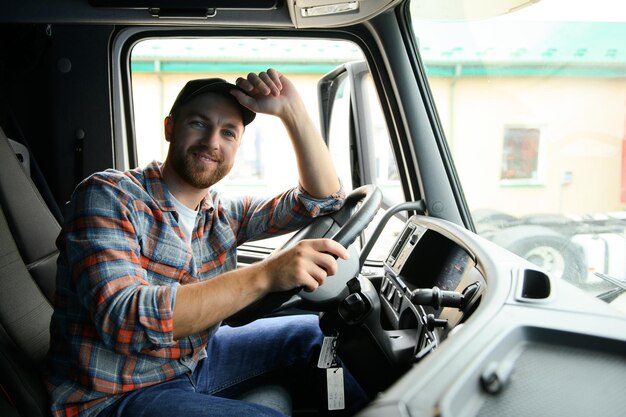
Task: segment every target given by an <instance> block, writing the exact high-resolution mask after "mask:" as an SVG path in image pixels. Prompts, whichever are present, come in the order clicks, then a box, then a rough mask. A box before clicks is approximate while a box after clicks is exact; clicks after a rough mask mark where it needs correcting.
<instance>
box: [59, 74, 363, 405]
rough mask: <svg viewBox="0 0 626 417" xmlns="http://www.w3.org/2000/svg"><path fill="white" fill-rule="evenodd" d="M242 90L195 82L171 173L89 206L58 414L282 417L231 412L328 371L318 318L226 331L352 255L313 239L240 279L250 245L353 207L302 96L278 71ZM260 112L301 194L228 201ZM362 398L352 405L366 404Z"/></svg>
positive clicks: (64, 268) (177, 116)
mask: <svg viewBox="0 0 626 417" xmlns="http://www.w3.org/2000/svg"><path fill="white" fill-rule="evenodd" d="M236 83H237V86H235V85H232V84H228V83H226V82H225V81H223V80H219V79H206V80H195V81H190V82H189V83H188V84H187V85H186V86H185V87H184V88H183V90H181V92H180V94H179V95H178V97H177V98H176V100H175V102H174V104H173V106H172V110H171V113H170V115H169V116H168V117H167V118H166V119H165V138H166V140H167V141H168V142H169V143H170V148H169V151H168V155H167V158H166V160H165V162H164V163H163V164H159V163H156V162H154V163H152V164H150V165H148V166H147V167H146V168H145V169H143V170H141V169H135V170H132V171H128V172H125V173H122V172H118V171H114V170H107V171H105V172H103V173H98V174H95V175H93V176H91V177H90V178H88V179H87V180H85V181H84V182H83V183H81V184H80V185H79V186H78V187H77V189H76V191H75V192H74V195H73V196H72V201H71V204H70V207H69V215H68V220H67V221H66V224H65V226H64V228H63V231H62V232H61V235H60V236H59V239H58V241H57V245H58V246H59V249H60V251H61V255H60V257H59V264H58V267H59V271H58V277H57V294H56V300H55V312H54V315H53V319H52V324H51V338H52V342H51V353H50V356H51V372H50V376H49V378H48V387H49V390H50V394H51V399H52V412H53V415H54V416H77V415H78V416H96V415H98V416H133V417H136V416H144V415H145V416H161V415H163V416H165V415H167V416H174V415H184V416H187V417H190V416H195V415H198V416H200V415H207V416H209V415H210V416H219V415H231V416H234V415H237V416H240V415H259V416H262V415H268V416H270V415H277V414H278V413H277V412H276V411H275V410H272V409H271V408H268V407H264V406H260V405H255V404H251V403H247V402H242V401H236V400H233V399H230V398H232V397H234V396H236V395H237V394H239V393H240V392H241V391H242V390H244V389H247V388H249V387H251V386H254V384H256V383H258V382H259V381H260V380H261V379H262V376H263V375H276V374H277V373H280V372H281V371H284V370H285V369H287V368H290V367H295V368H297V367H302V366H305V365H306V364H308V363H310V362H311V360H313V359H312V358H311V355H312V353H313V352H314V351H315V348H316V347H318V348H319V344H320V339H321V334H320V332H319V329H318V327H317V321H316V318H315V317H314V316H309V317H306V316H305V317H295V318H294V317H291V318H281V319H264V320H259V321H257V322H255V323H253V324H251V325H248V326H244V327H242V328H239V329H232V328H229V327H227V326H226V327H224V326H222V327H220V323H221V322H222V320H224V319H226V318H228V317H229V316H231V315H233V314H234V313H236V312H237V311H239V310H241V309H242V308H244V307H246V306H247V305H249V304H251V303H252V302H254V301H256V300H258V299H260V298H262V297H263V296H265V295H266V294H268V293H270V292H274V291H285V290H289V289H293V288H296V287H303V288H304V289H305V290H307V291H313V290H315V288H317V287H318V286H319V285H322V284H323V282H324V280H325V278H326V277H327V276H329V275H333V274H334V273H335V271H336V269H337V263H336V260H335V258H334V256H336V257H339V258H343V259H346V258H347V257H348V252H347V251H346V249H345V248H343V247H342V246H341V245H339V244H337V243H336V242H333V241H331V240H328V239H313V240H305V241H301V242H300V243H298V244H297V245H296V246H295V247H293V248H291V249H288V250H284V251H282V252H279V253H277V254H275V255H274V256H272V257H270V258H268V259H266V260H264V261H262V262H259V263H256V264H253V265H251V266H248V267H246V268H240V269H235V267H236V247H237V246H238V245H240V244H241V243H243V242H245V241H247V240H249V239H252V238H259V237H264V236H267V235H272V234H275V233H277V232H285V231H290V230H295V229H297V228H300V227H302V226H303V225H305V224H307V223H308V222H309V221H310V219H311V218H312V217H314V216H316V215H320V214H325V213H328V212H331V211H334V210H336V209H338V208H339V207H340V206H341V204H342V203H343V192H342V191H341V187H340V184H339V181H338V179H337V174H336V172H335V169H334V167H333V164H332V162H331V158H330V156H329V154H328V150H327V148H326V146H325V144H324V142H323V140H322V138H321V137H320V136H319V134H318V133H317V130H316V128H315V127H314V125H313V123H312V121H311V119H310V118H309V116H308V115H307V113H306V110H305V108H304V105H303V102H302V100H301V98H300V96H299V95H298V93H297V92H296V90H295V88H294V86H293V84H292V83H291V82H290V81H289V80H288V79H287V78H285V77H284V76H283V75H281V74H280V73H278V72H277V71H275V70H273V69H270V70H268V71H267V72H262V73H260V74H250V75H248V77H247V79H244V78H239V79H237V82H236ZM257 112H260V113H266V114H270V115H274V116H277V117H279V118H280V119H281V120H282V122H283V124H284V126H285V128H286V129H287V132H288V133H289V136H290V138H291V141H292V144H293V148H294V152H295V154H296V157H297V161H298V170H299V180H300V186H299V187H298V188H294V189H292V190H289V191H287V192H285V193H283V194H281V195H279V196H277V197H276V198H273V199H269V200H267V199H266V200H261V199H253V198H243V199H239V200H234V201H227V200H222V199H221V198H220V196H219V195H218V194H217V193H216V192H215V191H213V190H212V189H211V187H212V186H213V185H214V184H215V183H216V182H218V181H219V180H220V179H222V178H223V177H224V176H225V175H226V174H227V173H228V172H229V171H230V169H231V168H232V166H233V163H234V160H235V155H236V152H237V149H238V148H239V146H240V144H241V139H242V135H243V132H244V127H245V125H246V124H248V123H250V122H251V121H252V120H253V119H254V117H255V113H257ZM298 369H300V368H298ZM350 386H351V382H350V380H347V391H350V392H348V393H347V395H348V397H350V396H351V395H352V393H351V392H352V391H353V392H357V391H358V389H356V388H355V389H352V388H350ZM355 395H356V396H358V394H355Z"/></svg>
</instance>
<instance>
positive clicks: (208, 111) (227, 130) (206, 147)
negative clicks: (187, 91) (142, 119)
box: [165, 93, 244, 189]
mask: <svg viewBox="0 0 626 417" xmlns="http://www.w3.org/2000/svg"><path fill="white" fill-rule="evenodd" d="M233 100H234V98H233V99H231V98H229V97H226V96H224V95H221V94H215V93H208V94H203V95H201V96H198V97H196V98H194V99H193V100H191V101H190V102H189V103H186V104H185V105H183V106H182V107H181V108H180V110H179V111H177V112H176V114H173V115H171V116H170V117H168V119H166V121H165V131H166V138H167V139H168V141H169V142H170V149H169V152H168V156H167V160H166V164H167V165H170V166H171V168H173V170H174V172H175V173H176V174H177V176H178V177H179V178H180V179H181V180H182V181H183V182H184V183H186V184H188V185H190V186H192V187H194V188H198V189H206V188H209V187H211V186H212V185H213V184H215V183H217V182H218V181H219V180H221V179H222V178H224V177H225V176H226V175H227V174H228V173H229V172H230V170H231V168H232V167H233V164H234V162H235V156H236V154H237V150H238V148H239V145H240V143H241V136H242V135H243V131H244V127H243V122H242V119H241V113H240V111H239V108H238V106H237V104H236V103H235V102H234V101H233Z"/></svg>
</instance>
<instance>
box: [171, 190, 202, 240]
mask: <svg viewBox="0 0 626 417" xmlns="http://www.w3.org/2000/svg"><path fill="white" fill-rule="evenodd" d="M170 198H171V200H172V204H174V207H176V212H177V213H178V225H179V226H180V228H181V229H182V230H183V234H184V235H185V238H186V239H187V243H189V244H190V245H191V234H192V233H193V228H194V226H195V225H196V217H197V216H198V211H197V210H192V209H190V208H189V207H187V206H186V205H184V204H183V203H181V202H180V201H178V200H177V199H176V198H175V197H174V196H173V195H172V193H170Z"/></svg>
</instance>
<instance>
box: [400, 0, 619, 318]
mask: <svg viewBox="0 0 626 417" xmlns="http://www.w3.org/2000/svg"><path fill="white" fill-rule="evenodd" d="M431 3H433V4H435V3H436V2H429V1H424V2H419V3H418V2H414V4H413V6H412V8H411V14H412V18H413V23H414V24H413V28H414V31H415V34H416V37H417V38H418V42H419V47H420V54H421V57H422V60H423V62H424V66H425V68H426V73H427V76H428V79H429V85H430V88H431V93H432V96H433V99H434V101H435V104H436V108H437V112H438V115H439V120H440V124H441V127H442V129H443V131H444V133H445V137H446V140H447V142H448V145H449V148H450V150H451V153H452V155H453V158H454V162H455V165H456V169H457V171H458V175H459V178H460V181H461V185H462V187H463V190H464V194H465V196H466V199H467V203H468V206H469V208H470V211H471V213H472V217H473V220H474V223H475V226H476V230H477V232H478V233H479V234H480V235H482V236H484V237H486V238H488V239H490V240H492V241H493V242H495V243H498V244H499V245H501V246H503V247H505V248H507V249H509V250H510V251H512V252H515V253H517V254H518V255H520V256H522V257H524V258H526V259H528V260H530V261H531V262H533V263H535V264H537V265H538V266H540V267H542V268H543V269H545V270H546V271H547V272H548V273H549V274H551V275H552V276H553V277H555V278H558V279H565V280H568V281H570V282H571V283H574V284H575V285H577V286H578V287H580V288H581V289H583V290H585V291H588V292H590V293H592V294H593V295H594V296H597V297H599V298H601V299H603V300H605V301H607V302H609V303H611V305H612V306H614V307H616V308H618V309H620V310H621V311H623V312H626V295H625V294H624V288H622V287H626V260H625V256H624V255H625V254H626V234H625V227H626V211H625V209H626V147H625V146H624V144H625V143H626V6H625V5H623V3H622V2H620V1H608V0H607V1H596V2H587V1H584V2H583V1H568V0H542V1H539V2H537V3H535V4H531V5H529V6H527V7H524V8H521V9H519V10H517V11H515V12H512V13H506V14H502V13H503V10H497V9H493V10H490V9H489V8H484V9H482V10H477V8H476V7H475V6H476V4H472V2H471V1H465V2H464V1H458V2H453V3H452V4H454V3H456V4H458V5H459V7H458V8H457V9H456V10H452V9H453V7H450V8H448V9H447V10H442V9H437V7H430V8H429V7H427V6H429V5H430V4H431ZM439 3H441V2H439ZM474 3H478V2H474ZM482 3H487V4H488V2H482ZM509 3H514V2H509ZM520 3H523V2H520ZM446 4H447V3H446ZM464 7H466V9H463V8H464ZM464 12H467V13H466V15H469V16H472V19H471V20H465V21H463V20H462V19H463V15H464ZM607 277H608V278H607Z"/></svg>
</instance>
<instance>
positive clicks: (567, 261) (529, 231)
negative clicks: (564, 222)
mask: <svg viewBox="0 0 626 417" xmlns="http://www.w3.org/2000/svg"><path fill="white" fill-rule="evenodd" d="M491 240H492V241H493V242H494V243H496V244H498V245H500V246H502V247H503V248H505V249H508V250H510V251H511V252H513V253H515V254H517V255H519V256H521V257H522V258H525V259H527V260H529V261H530V262H532V263H534V264H535V265H537V266H539V267H541V268H543V269H544V270H545V271H546V272H547V273H548V274H550V275H551V276H552V277H554V278H563V279H565V280H568V281H570V282H574V283H580V282H583V281H584V280H585V279H586V276H587V265H586V262H585V256H584V253H583V251H582V249H581V248H580V247H579V246H578V245H576V244H575V243H573V242H571V241H570V240H569V239H568V238H567V237H565V236H563V235H561V234H559V233H557V232H555V231H554V230H552V229H549V228H547V227H543V226H533V225H530V226H529V225H523V226H515V227H510V228H507V229H503V230H501V231H500V232H498V233H496V234H495V235H494V236H493V238H492V239H491Z"/></svg>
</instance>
